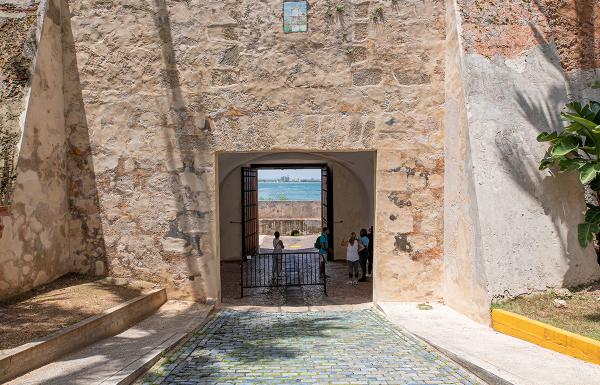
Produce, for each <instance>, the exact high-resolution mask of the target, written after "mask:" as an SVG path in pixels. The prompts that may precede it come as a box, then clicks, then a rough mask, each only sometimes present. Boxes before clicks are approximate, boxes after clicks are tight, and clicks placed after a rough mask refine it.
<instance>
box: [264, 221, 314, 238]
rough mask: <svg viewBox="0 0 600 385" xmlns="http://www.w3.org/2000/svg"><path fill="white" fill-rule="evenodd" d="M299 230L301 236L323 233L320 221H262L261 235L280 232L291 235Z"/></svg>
mask: <svg viewBox="0 0 600 385" xmlns="http://www.w3.org/2000/svg"><path fill="white" fill-rule="evenodd" d="M294 230H298V231H300V233H301V234H318V233H320V232H321V220H320V219H261V220H260V233H261V234H273V233H275V231H279V232H280V233H281V234H282V235H291V234H292V231H294Z"/></svg>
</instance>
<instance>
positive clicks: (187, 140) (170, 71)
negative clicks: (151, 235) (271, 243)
mask: <svg viewBox="0 0 600 385" xmlns="http://www.w3.org/2000/svg"><path fill="white" fill-rule="evenodd" d="M154 4H155V7H156V15H155V25H156V28H157V30H158V34H159V37H160V43H161V49H162V60H163V69H162V70H161V73H160V77H161V83H163V86H164V87H165V88H166V89H167V90H168V94H167V98H168V102H169V111H168V113H167V114H163V116H162V117H161V120H162V122H161V123H162V126H163V127H164V128H165V137H164V138H165V142H166V147H167V156H168V169H169V170H170V172H171V187H172V193H173V197H174V198H175V201H176V207H177V217H176V219H175V220H173V221H172V222H171V223H170V229H169V233H168V234H166V236H167V237H169V238H174V239H180V240H184V241H185V243H186V248H188V249H190V251H187V252H186V253H185V254H182V253H177V254H178V255H177V256H174V257H172V258H171V259H175V261H177V260H181V262H184V261H183V260H185V264H186V265H187V274H188V276H187V278H186V282H184V283H183V285H186V284H187V285H190V287H191V290H192V293H191V294H192V296H193V298H194V299H195V300H205V299H206V298H207V297H210V296H214V297H216V296H217V293H216V290H218V289H217V284H216V280H217V275H218V272H217V271H211V269H214V268H215V267H212V265H211V263H210V262H211V261H210V260H208V259H209V258H210V257H211V256H212V250H210V249H209V250H206V249H203V248H210V247H211V246H210V241H209V236H208V235H209V231H210V230H209V223H210V220H211V216H212V213H211V209H210V202H208V201H207V199H205V198H203V196H202V195H201V194H202V192H206V191H210V186H209V185H208V183H207V180H209V179H210V178H209V177H208V176H209V175H210V172H211V171H212V161H211V159H210V158H209V154H210V152H209V147H208V133H207V130H206V127H205V125H204V119H203V116H202V114H201V112H200V111H191V110H189V109H188V108H187V107H186V103H185V100H184V98H183V94H182V91H181V84H180V77H179V71H178V70H177V59H176V56H175V49H174V47H173V37H172V34H171V21H170V17H169V11H168V9H167V5H166V1H165V0H154ZM194 113H196V114H197V115H198V116H197V117H195V116H194ZM198 118H200V119H198ZM198 121H200V122H201V124H197V122H198ZM199 126H201V127H199Z"/></svg>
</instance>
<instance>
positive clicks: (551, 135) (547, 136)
mask: <svg viewBox="0 0 600 385" xmlns="http://www.w3.org/2000/svg"><path fill="white" fill-rule="evenodd" d="M557 137H558V136H557V135H556V132H545V131H544V132H542V133H540V134H539V135H538V136H537V141H538V142H548V141H551V140H554V139H556V138H557Z"/></svg>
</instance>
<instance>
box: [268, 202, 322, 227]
mask: <svg viewBox="0 0 600 385" xmlns="http://www.w3.org/2000/svg"><path fill="white" fill-rule="evenodd" d="M258 217H259V218H260V230H259V231H260V233H261V234H273V233H274V232H275V231H279V232H280V233H281V234H283V235H291V233H292V231H294V230H298V231H300V233H302V234H317V233H319V232H320V229H321V202H315V201H260V202H258Z"/></svg>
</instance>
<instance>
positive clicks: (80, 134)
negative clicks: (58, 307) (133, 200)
mask: <svg viewBox="0 0 600 385" xmlns="http://www.w3.org/2000/svg"><path fill="white" fill-rule="evenodd" d="M63 12H64V13H65V14H66V16H63V20H62V37H63V39H62V43H63V82H64V87H63V88H64V91H63V92H64V103H65V104H64V105H65V107H64V108H65V130H66V132H67V145H68V147H67V148H68V151H69V153H68V154H67V170H68V173H67V174H68V185H67V189H68V198H69V209H70V215H71V220H70V222H69V237H70V239H72V240H74V241H75V242H70V248H71V250H70V252H71V256H72V258H73V259H74V264H75V266H76V270H77V271H79V272H82V273H92V274H106V273H107V272H108V271H110V266H109V260H108V259H107V256H106V246H105V243H104V234H103V229H102V218H101V214H100V213H101V210H100V201H99V198H98V186H97V184H96V174H95V172H94V162H93V156H92V149H91V145H90V136H89V128H88V123H87V116H86V112H85V103H84V101H83V94H82V90H81V82H80V79H79V68H78V65H77V55H76V48H75V42H74V39H73V32H72V30H71V23H70V9H69V6H68V4H67V3H66V2H64V3H63Z"/></svg>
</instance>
